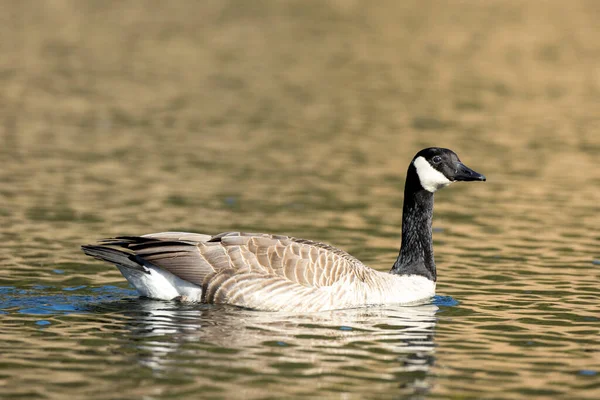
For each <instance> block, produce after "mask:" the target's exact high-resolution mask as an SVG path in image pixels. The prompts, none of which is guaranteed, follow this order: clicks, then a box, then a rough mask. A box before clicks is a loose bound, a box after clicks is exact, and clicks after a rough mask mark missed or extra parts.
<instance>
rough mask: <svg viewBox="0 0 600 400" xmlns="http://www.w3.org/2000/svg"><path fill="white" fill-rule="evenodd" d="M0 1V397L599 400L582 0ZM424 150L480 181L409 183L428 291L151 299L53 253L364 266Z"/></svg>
mask: <svg viewBox="0 0 600 400" xmlns="http://www.w3.org/2000/svg"><path fill="white" fill-rule="evenodd" d="M4 3H5V4H3V9H2V10H3V12H1V13H0V52H1V53H2V57H0V84H1V86H2V90H0V105H1V106H0V161H1V162H2V168H0V199H1V202H0V220H1V222H2V223H1V226H0V250H1V251H0V267H1V268H2V271H3V272H2V273H0V354H1V355H0V388H1V392H2V396H6V397H25V398H38V397H39V398H48V399H64V398H65V397H70V398H89V399H103V398H107V399H108V398H115V397H130V398H141V397H144V398H148V399H163V398H173V397H175V398H179V399H183V398H190V399H196V398H199V397H208V398H231V397H237V398H269V397H271V398H281V397H292V396H300V395H302V394H305V395H307V396H310V397H316V396H319V397H332V398H343V399H348V398H403V397H409V398H410V397H413V398H424V397H439V398H466V399H479V398H506V399H530V398H550V397H557V398H577V399H590V400H591V399H598V398H600V351H599V350H598V349H599V348H600V339H599V338H600V320H599V311H600V310H599V308H598V299H599V298H600V289H599V288H598V284H597V282H598V280H599V279H600V274H599V271H600V270H599V269H598V263H600V253H599V250H598V249H600V235H599V234H598V225H599V224H600V220H599V219H598V215H599V214H598V204H599V202H600V190H599V189H598V188H600V169H599V168H598V165H597V164H598V163H597V160H598V152H599V150H600V135H599V130H600V119H599V118H598V104H600V75H599V74H598V65H600V34H599V32H598V29H597V27H598V23H597V21H598V18H597V16H598V12H599V11H600V8H599V7H600V3H599V2H594V1H584V0H582V1H575V2H569V3H568V4H567V3H566V2H563V1H558V0H549V1H546V2H544V4H543V7H540V5H539V4H538V3H537V2H524V1H519V0H507V1H485V2H482V1H462V2H445V1H439V0H432V1H425V2H423V1H413V0H408V1H402V2H396V1H383V2H366V1H338V0H330V1H305V0H289V1H285V2H277V1H262V2H238V1H221V0H218V1H217V0H215V1H213V0H207V1H202V2H170V3H168V2H155V3H152V6H151V7H148V4H147V2H136V1H130V2H111V3H110V4H108V3H106V2H98V1H94V0H77V1H75V0H73V1H71V0H53V1H48V2H43V3H40V2H35V1H19V2H4ZM434 145H435V146H443V147H449V148H452V149H453V150H456V152H457V153H458V154H459V155H460V156H461V158H462V159H463V161H465V163H466V164H467V165H470V166H472V167H473V168H475V169H476V170H477V171H480V172H482V173H484V174H485V175H486V176H487V177H488V181H487V182H486V183H485V184H484V185H477V187H475V186H471V185H459V184H456V185H453V186H452V187H450V188H448V189H444V190H443V191H440V192H439V193H437V194H436V206H435V207H436V208H435V216H434V247H435V252H436V261H437V264H438V275H439V281H438V294H439V295H440V297H438V298H436V300H435V302H434V303H435V304H434V305H431V306H425V307H416V308H406V309H404V308H393V307H391V308H390V307H386V308H369V309H363V310H347V311H338V312H331V313H324V314H306V315H294V314H278V313H275V314H274V313H259V312H253V311H248V310H241V309H235V308H228V307H220V306H202V305H198V306H181V305H176V304H171V303H168V302H166V303H160V302H158V303H157V302H152V301H147V300H143V299H137V298H136V297H135V293H134V292H133V291H132V290H131V289H130V288H128V287H127V284H126V282H124V280H123V278H122V277H121V275H120V274H119V272H118V271H117V270H116V269H114V268H110V267H109V266H107V265H105V264H103V263H100V262H95V261H93V260H91V259H87V258H86V257H85V256H84V255H83V254H82V253H81V252H80V251H79V246H80V245H81V244H82V243H89V242H92V241H94V240H96V239H98V238H100V237H109V236H114V235H119V234H141V233H148V232H157V231H165V230H189V231H196V232H204V233H211V232H222V231H228V230H237V229H241V230H246V231H255V232H257V231H258V232H261V231H263V232H272V233H281V234H289V235H293V236H297V237H305V238H310V239H315V240H319V241H324V242H327V243H331V244H333V245H335V246H338V247H341V248H343V249H344V250H347V251H348V252H350V253H351V254H353V255H355V256H356V257H358V258H359V259H361V260H362V261H364V262H365V263H366V264H367V265H370V266H372V267H374V268H376V269H378V270H388V269H389V268H390V267H391V264H392V262H393V260H394V259H395V256H396V254H397V251H398V246H399V244H400V224H401V204H402V195H403V179H404V174H405V171H406V167H407V162H408V160H410V159H411V157H412V156H413V155H414V154H415V153H416V151H418V150H419V149H421V148H423V147H428V146H434ZM436 307H439V309H438V310H436ZM434 335H435V336H434ZM434 337H435V346H434ZM116 394H117V395H116Z"/></svg>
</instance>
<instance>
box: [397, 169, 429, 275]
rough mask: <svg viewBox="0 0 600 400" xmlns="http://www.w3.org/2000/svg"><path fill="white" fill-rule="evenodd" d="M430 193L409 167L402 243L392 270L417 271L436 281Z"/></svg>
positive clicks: (404, 273)
mask: <svg viewBox="0 0 600 400" xmlns="http://www.w3.org/2000/svg"><path fill="white" fill-rule="evenodd" d="M432 218H433V193H431V192H429V191H427V190H425V189H423V188H422V187H421V183H420V181H419V176H418V175H417V171H416V170H415V167H414V166H413V165H412V164H411V165H410V167H409V168H408V173H407V177H406V185H405V187H404V207H403V210H402V246H401V247H400V254H398V259H397V260H396V262H395V263H394V266H393V267H392V270H391V271H390V272H391V273H392V274H398V275H420V276H424V277H426V278H427V279H430V280H432V281H434V282H435V280H436V279H437V275H436V270H435V261H434V260H433V244H432V239H431V220H432Z"/></svg>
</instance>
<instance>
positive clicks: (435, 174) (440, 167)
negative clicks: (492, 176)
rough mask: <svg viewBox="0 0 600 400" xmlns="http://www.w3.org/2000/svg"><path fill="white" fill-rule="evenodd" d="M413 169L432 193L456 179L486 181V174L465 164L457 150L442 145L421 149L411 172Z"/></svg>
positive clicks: (412, 164)
mask: <svg viewBox="0 0 600 400" xmlns="http://www.w3.org/2000/svg"><path fill="white" fill-rule="evenodd" d="M411 170H412V171H411ZM413 171H414V174H416V178H418V182H419V184H420V186H421V188H423V189H424V190H427V191H428V192H431V193H434V192H435V191H436V190H438V189H441V188H443V187H446V186H448V185H449V184H451V183H452V182H456V181H485V176H483V175H482V174H480V173H478V172H475V171H473V170H472V169H471V168H469V167H467V166H466V165H464V164H463V163H462V162H461V161H460V159H459V158H458V156H457V155H456V153H455V152H453V151H452V150H449V149H444V148H440V147H429V148H427V149H423V150H421V151H419V152H418V153H417V155H415V157H414V158H413V160H412V163H411V165H410V167H409V174H410V173H411V172H413Z"/></svg>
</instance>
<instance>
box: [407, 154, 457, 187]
mask: <svg viewBox="0 0 600 400" xmlns="http://www.w3.org/2000/svg"><path fill="white" fill-rule="evenodd" d="M413 164H414V166H415V168H416V169H417V175H419V180H420V181H421V186H423V189H425V190H427V191H429V192H431V193H434V192H435V191H436V190H438V189H441V188H443V187H445V186H448V185H449V184H451V183H452V181H450V179H448V178H446V177H445V176H444V174H442V173H441V172H440V171H438V170H437V169H435V168H433V167H432V166H431V164H429V162H428V161H427V160H426V159H424V158H423V157H421V156H419V157H417V158H416V159H415V161H413Z"/></svg>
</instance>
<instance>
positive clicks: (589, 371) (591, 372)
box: [577, 369, 598, 376]
mask: <svg viewBox="0 0 600 400" xmlns="http://www.w3.org/2000/svg"><path fill="white" fill-rule="evenodd" d="M577 373H578V374H579V375H583V376H595V375H597V374H598V371H594V370H593V369H582V370H580V371H578V372H577Z"/></svg>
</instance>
